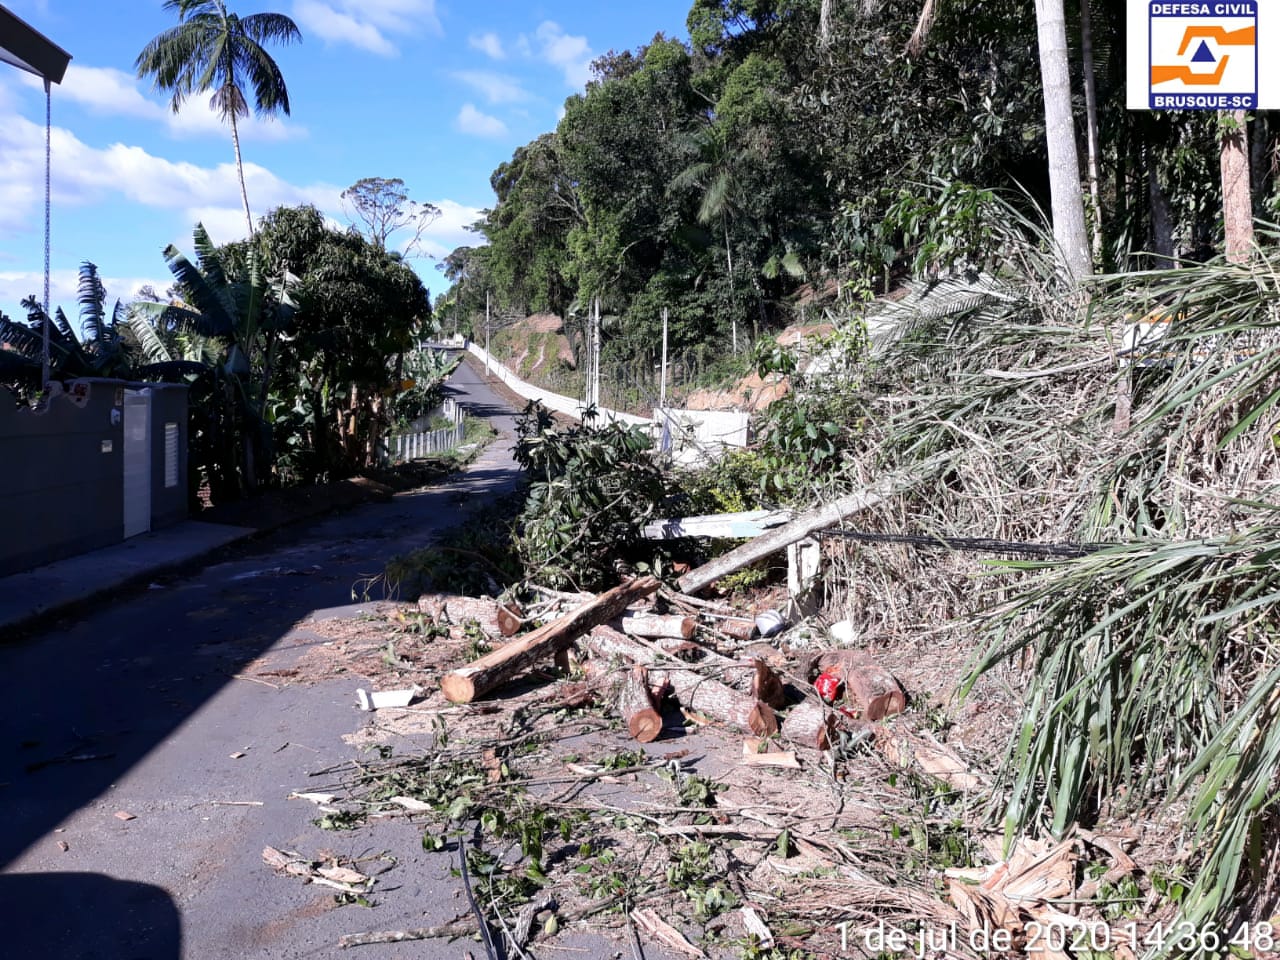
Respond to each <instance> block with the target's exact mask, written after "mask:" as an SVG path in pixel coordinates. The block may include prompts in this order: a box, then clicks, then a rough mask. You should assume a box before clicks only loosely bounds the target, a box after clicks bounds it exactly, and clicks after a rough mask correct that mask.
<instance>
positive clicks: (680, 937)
mask: <svg viewBox="0 0 1280 960" xmlns="http://www.w3.org/2000/svg"><path fill="white" fill-rule="evenodd" d="M631 919H632V920H633V921H635V925H636V926H637V927H639V928H640V929H641V930H643V931H644V932H645V933H647V934H648V935H649V937H650V939H652V940H655V941H657V942H658V943H660V944H662V945H663V946H664V947H670V948H671V949H672V950H675V951H677V952H679V953H683V954H684V955H685V956H686V957H693V958H695V960H707V955H706V954H705V953H703V952H702V951H701V950H699V949H698V948H697V947H695V946H694V945H693V944H692V943H690V942H689V941H688V940H687V939H686V938H685V935H684V934H683V933H681V932H680V931H679V930H677V929H676V928H675V927H673V926H671V924H669V923H667V922H666V921H665V920H663V919H662V918H661V917H659V916H658V914H657V913H655V912H654V911H653V910H652V909H644V910H641V909H636V910H632V911H631Z"/></svg>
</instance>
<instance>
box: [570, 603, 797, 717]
mask: <svg viewBox="0 0 1280 960" xmlns="http://www.w3.org/2000/svg"><path fill="white" fill-rule="evenodd" d="M583 646H585V647H586V648H587V650H588V651H589V652H590V653H591V654H592V656H596V657H600V658H603V659H608V658H610V657H620V658H622V659H623V660H626V661H629V662H631V663H636V664H640V665H642V666H647V667H649V682H650V683H651V684H654V683H656V684H662V683H667V684H670V686H671V692H672V693H673V694H675V697H676V699H677V700H679V701H680V705H681V706H682V707H684V708H685V709H686V710H692V711H693V712H695V713H702V714H706V715H707V716H708V717H711V718H713V719H715V720H720V721H722V722H724V723H729V724H732V725H734V726H736V727H740V728H742V729H744V730H747V731H749V732H750V733H753V734H755V735H756V736H757V737H764V736H768V735H770V734H773V733H777V732H778V718H777V716H776V715H775V714H774V712H773V708H772V707H771V706H769V705H768V704H767V703H761V702H760V701H759V700H757V699H756V698H755V697H753V696H751V695H750V694H744V693H740V692H739V691H737V690H734V689H733V688H732V687H730V686H729V685H728V684H725V683H721V682H720V681H719V680H710V679H708V678H706V677H704V676H702V675H701V674H698V673H694V672H693V671H692V670H687V669H682V668H681V666H680V661H678V660H674V659H672V658H669V657H666V656H664V655H663V654H662V652H661V650H658V649H655V648H654V647H651V646H648V645H646V644H643V643H640V642H639V641H637V640H634V639H632V638H631V637H627V636H624V635H623V634H621V633H619V632H618V631H617V630H614V629H613V628H611V627H605V626H599V627H596V628H595V629H594V630H592V631H591V634H590V636H588V637H585V638H584V639H583Z"/></svg>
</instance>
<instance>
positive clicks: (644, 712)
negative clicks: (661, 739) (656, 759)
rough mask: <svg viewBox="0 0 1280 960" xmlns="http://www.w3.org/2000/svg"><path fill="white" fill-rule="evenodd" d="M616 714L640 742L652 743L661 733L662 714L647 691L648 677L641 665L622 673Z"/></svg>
mask: <svg viewBox="0 0 1280 960" xmlns="http://www.w3.org/2000/svg"><path fill="white" fill-rule="evenodd" d="M617 704H618V715H619V716H621V717H622V719H623V720H624V721H626V724H627V731H628V732H629V733H630V734H631V736H632V737H634V738H635V739H636V740H639V741H640V742H641V743H652V742H653V741H654V740H657V739H658V735H659V734H660V733H662V714H661V713H659V712H658V708H657V705H656V704H655V703H654V701H653V696H652V694H651V693H650V692H649V677H648V674H647V673H646V671H645V668H644V667H642V666H639V665H637V666H634V667H632V668H631V669H630V670H628V671H627V672H626V673H625V674H623V677H622V682H621V683H619V684H618V697H617Z"/></svg>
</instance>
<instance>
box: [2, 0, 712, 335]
mask: <svg viewBox="0 0 1280 960" xmlns="http://www.w3.org/2000/svg"><path fill="white" fill-rule="evenodd" d="M4 5H5V6H6V7H8V8H9V9H10V10H11V11H12V12H13V13H15V14H16V15H17V16H19V17H21V18H22V19H24V20H26V21H27V22H28V23H30V24H31V25H32V26H33V27H35V28H36V29H37V30H39V31H40V32H41V33H43V34H45V35H46V36H47V37H49V38H50V39H51V40H53V41H54V42H55V43H57V44H58V45H59V46H61V47H63V48H64V49H65V50H67V51H68V52H69V53H71V55H72V57H73V59H72V61H71V66H70V68H69V70H68V72H67V76H66V78H65V80H64V81H63V83H62V84H61V85H60V86H55V87H54V88H53V196H54V206H53V245H52V252H51V260H52V268H53V289H52V296H51V300H52V302H53V304H55V305H56V304H61V305H62V306H63V308H64V309H65V310H66V311H67V313H68V315H70V316H72V317H74V316H75V315H76V312H77V305H76V301H75V282H76V274H77V270H78V268H79V265H80V263H81V262H82V261H84V260H92V261H93V262H94V263H96V264H97V265H98V268H99V271H100V272H101V274H102V276H103V278H104V280H105V282H106V285H107V292H108V296H109V297H110V299H111V300H112V301H113V300H114V299H116V298H117V297H120V298H125V299H127V298H128V297H130V296H132V295H133V294H134V293H135V292H136V290H137V288H138V287H139V286H141V285H142V284H143V283H152V284H154V285H155V286H156V288H157V289H159V290H163V289H164V287H165V286H166V285H167V283H168V280H169V275H168V272H167V270H166V268H165V265H164V260H163V258H162V257H161V250H162V249H163V248H164V247H165V246H166V245H167V244H169V243H175V244H177V245H178V246H179V248H181V249H183V250H185V251H188V252H190V250H191V230H192V227H193V226H194V225H195V223H196V222H197V221H201V222H203V223H204V225H205V227H206V228H207V229H208V230H209V232H210V234H212V236H213V239H214V240H215V241H216V242H219V243H221V242H226V241H229V240H234V239H237V238H239V237H241V236H243V235H244V234H245V232H246V227H245V224H244V215H243V211H242V209H241V207H240V199H239V187H238V185H237V181H236V177H235V167H234V157H233V154H232V148H231V138H230V134H229V131H228V130H227V128H226V127H225V126H223V125H222V124H221V123H220V122H219V121H218V119H217V117H215V116H214V115H213V114H212V113H211V111H210V110H209V108H208V105H207V104H208V99H207V97H203V96H202V97H198V98H193V99H192V100H190V101H188V102H187V104H186V105H185V106H184V107H183V109H182V111H181V112H180V113H179V114H177V115H174V114H173V113H172V112H171V111H170V110H169V107H168V98H167V97H165V96H164V95H163V94H160V93H158V92H156V91H154V90H152V89H151V86H150V82H149V81H141V80H137V79H135V76H134V69H133V63H134V60H135V58H136V57H137V55H138V52H139V51H140V50H141V49H142V47H143V45H144V44H145V43H146V42H147V41H148V40H150V39H151V38H152V37H153V36H155V35H156V34H158V33H160V32H161V31H162V30H164V29H166V28H167V27H169V26H171V25H173V24H174V23H175V22H176V20H175V19H174V17H173V16H172V15H171V14H167V13H166V12H165V11H164V10H163V9H161V0H120V2H117V3H103V2H101V0H92V2H91V0H4ZM229 6H230V7H231V9H233V10H235V11H236V12H237V13H239V14H241V15H242V16H243V15H247V14H250V13H255V12H259V11H262V10H271V11H274V12H277V13H285V14H288V15H289V16H291V17H293V19H294V20H295V22H296V23H297V24H298V26H299V29H300V30H301V31H302V36H303V42H302V43H301V44H300V45H296V46H292V47H285V48H279V47H278V48H275V49H274V51H273V52H274V55H275V57H276V60H277V62H278V63H279V64H280V67H281V69H282V71H283V72H284V75H285V79H286V81H287V83H288V85H289V96H290V100H291V104H292V108H293V109H292V116H290V117H287V118H282V119H281V120H276V121H270V120H268V121H258V120H256V119H255V120H253V121H251V122H249V123H248V124H246V125H244V126H242V130H241V148H242V152H243V155H244V160H245V165H246V177H247V180H248V192H249V203H250V206H251V208H252V210H253V213H254V215H255V217H256V216H260V215H261V214H262V213H264V212H266V211H267V210H269V209H272V208H274V207H276V206H279V205H281V204H296V203H314V204H315V205H316V206H317V207H319V208H320V209H321V210H322V211H324V212H325V213H326V214H327V215H328V216H330V217H331V218H332V219H333V220H334V221H335V222H337V223H340V224H345V223H347V222H348V221H349V218H348V217H347V216H346V214H345V213H344V211H343V209H342V204H341V201H340V198H339V194H340V193H341V192H342V190H343V189H344V188H345V187H348V186H350V185H351V184H352V183H354V182H355V181H356V180H359V179H360V178H361V177H371V176H378V177H400V178H401V179H403V180H404V181H405V184H406V186H407V187H408V189H409V191H410V195H411V196H412V197H413V198H414V199H417V200H422V201H430V202H431V203H434V204H436V205H437V206H439V207H440V208H441V210H442V211H443V214H444V215H443V216H442V217H441V218H440V219H439V220H438V221H437V222H436V223H435V224H434V225H433V226H432V228H431V229H430V230H429V231H428V233H427V235H426V236H425V237H424V242H423V248H424V250H425V252H426V253H428V254H433V255H436V256H439V255H442V254H444V253H447V252H448V251H449V250H451V249H453V248H454V247H455V246H457V245H459V244H463V243H474V242H475V235H474V234H470V233H468V232H467V231H466V230H465V227H466V226H467V225H468V224H470V223H472V222H474V221H475V219H476V217H477V215H478V212H479V210H480V209H482V208H484V207H487V206H490V205H491V204H492V202H493V194H492V191H491V190H490V188H489V175H490V174H491V173H492V172H493V169H494V168H495V167H496V166H497V165H498V164H499V163H501V162H502V161H503V160H506V159H508V158H509V157H510V156H511V153H512V151H513V150H514V149H515V148H516V147H518V146H520V145H521V144H524V143H527V142H528V141H530V140H532V139H533V138H534V137H536V136H538V135H539V134H541V133H544V132H546V131H548V130H551V129H553V128H554V127H555V125H556V122H557V119H558V117H559V116H560V112H561V109H562V105H563V103H564V100H565V98H566V97H567V96H569V95H571V94H572V93H574V92H575V91H580V90H581V89H582V87H583V85H584V84H585V82H586V80H587V78H588V75H589V74H588V68H587V65H588V64H589V63H590V61H591V60H592V59H593V58H594V57H596V56H599V55H600V54H602V53H605V52H606V51H608V50H610V49H615V50H623V49H633V48H635V47H637V46H639V45H641V44H643V43H646V42H648V41H649V40H650V39H652V37H653V35H654V34H655V33H656V32H658V31H663V32H665V33H666V34H667V35H669V36H673V35H674V36H679V37H685V36H686V30H685V26H684V24H685V16H686V14H687V12H688V9H689V6H690V0H649V2H645V3H634V2H614V0H605V2H595V3H592V2H587V0H546V2H540V3H539V2H532V3H530V2H514V0H473V2H469V3H468V2H464V0H276V2H269V3H260V2H251V0H244V2H237V0H230V3H229ZM44 107H45V104H44V92H43V90H42V88H41V85H40V81H39V80H38V79H36V78H34V77H30V76H28V75H26V74H24V73H22V72H21V71H19V70H17V69H14V68H12V67H10V66H9V65H8V64H5V63H2V62H0V131H4V133H3V134H0V311H4V312H5V313H8V314H9V315H10V316H11V317H13V318H15V319H20V318H22V317H23V316H25V314H24V312H23V311H22V310H21V309H20V308H19V305H18V304H19V301H20V300H21V298H22V297H23V296H25V295H27V294H28V293H35V294H37V296H38V295H39V291H40V288H41V285H42V276H43V273H42V271H43V247H42V235H43V191H44ZM412 262H413V264H414V266H415V268H416V269H417V270H418V272H419V273H420V274H421V275H422V276H423V279H424V281H425V282H426V283H427V286H428V287H429V288H430V289H431V291H432V294H433V295H434V294H436V293H439V292H440V291H441V290H442V288H443V278H442V277H441V275H440V274H439V272H438V271H437V270H436V269H435V261H434V260H432V259H430V258H429V257H427V256H422V257H418V258H415V259H414V260H413V261H412Z"/></svg>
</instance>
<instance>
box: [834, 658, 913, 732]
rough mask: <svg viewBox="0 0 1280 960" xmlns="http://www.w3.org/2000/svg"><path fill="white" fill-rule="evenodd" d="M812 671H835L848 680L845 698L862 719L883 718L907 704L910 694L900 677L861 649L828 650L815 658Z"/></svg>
mask: <svg viewBox="0 0 1280 960" xmlns="http://www.w3.org/2000/svg"><path fill="white" fill-rule="evenodd" d="M813 664H814V665H813V667H811V668H810V672H813V670H815V669H816V671H817V672H819V673H831V674H834V675H835V676H837V677H839V678H840V681H841V682H842V683H843V684H844V690H845V698H846V699H847V700H848V701H849V705H850V706H851V707H852V708H853V709H854V710H855V711H857V713H858V714H859V715H860V719H863V720H883V719H884V718H885V717H889V716H893V715H894V714H898V713H901V712H902V711H903V710H905V709H906V708H907V695H906V694H905V693H903V691H902V687H901V686H900V685H899V684H898V681H897V679H896V678H895V677H894V675H893V674H891V673H890V672H889V671H888V670H886V669H885V668H884V667H882V666H880V665H879V664H878V663H876V662H875V661H874V660H872V659H871V658H870V657H869V656H867V655H866V654H865V653H862V652H861V651H858V650H828V651H827V652H825V653H822V654H820V655H818V657H817V658H816V659H815V660H814V661H813Z"/></svg>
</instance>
